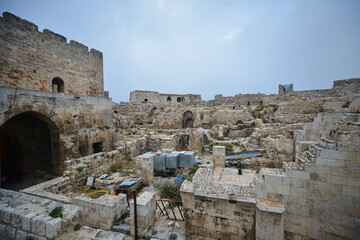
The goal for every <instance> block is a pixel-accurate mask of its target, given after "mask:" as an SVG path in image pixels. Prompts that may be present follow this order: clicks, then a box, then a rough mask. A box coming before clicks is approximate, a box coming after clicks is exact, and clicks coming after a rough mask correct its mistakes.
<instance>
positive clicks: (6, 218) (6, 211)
mask: <svg viewBox="0 0 360 240" xmlns="http://www.w3.org/2000/svg"><path fill="white" fill-rule="evenodd" d="M13 212H14V209H13V208H11V207H5V206H4V207H2V208H0V221H1V222H2V223H7V224H11V215H12V213H13Z"/></svg>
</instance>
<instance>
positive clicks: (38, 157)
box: [0, 112, 63, 188]
mask: <svg viewBox="0 0 360 240" xmlns="http://www.w3.org/2000/svg"><path fill="white" fill-rule="evenodd" d="M0 152H1V155H0V157H1V177H2V187H5V188H7V185H8V186H10V185H11V184H12V183H16V184H20V183H21V182H22V181H23V180H24V179H25V178H26V179H28V177H29V176H34V175H35V174H38V175H42V176H44V175H60V174H61V173H62V170H63V164H62V161H60V159H61V157H60V151H59V132H58V129H57V127H56V125H55V124H54V123H53V122H52V121H51V120H50V119H49V118H47V117H46V116H44V115H42V114H39V113H36V112H25V113H22V114H19V115H16V116H15V117H13V118H11V119H9V120H8V121H6V122H5V123H4V124H3V125H2V126H1V127H0ZM24 177H25V178H24ZM36 183H37V182H35V183H34V184H36ZM27 184H28V183H26V184H25V185H27ZM28 186H29V185H27V187H28ZM8 188H11V187H8Z"/></svg>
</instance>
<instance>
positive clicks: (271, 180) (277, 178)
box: [264, 174, 285, 185]
mask: <svg viewBox="0 0 360 240" xmlns="http://www.w3.org/2000/svg"><path fill="white" fill-rule="evenodd" d="M264 177H265V182H266V183H268V184H274V185H281V184H282V179H283V178H284V177H285V176H283V175H273V174H265V175H264Z"/></svg>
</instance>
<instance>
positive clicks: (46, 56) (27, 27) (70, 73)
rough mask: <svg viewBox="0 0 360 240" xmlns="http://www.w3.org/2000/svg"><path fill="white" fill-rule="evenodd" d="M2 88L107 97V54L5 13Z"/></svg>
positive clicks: (0, 24) (0, 28)
mask: <svg viewBox="0 0 360 240" xmlns="http://www.w3.org/2000/svg"><path fill="white" fill-rule="evenodd" d="M0 45H1V46H2V49H1V53H2V54H0V61H1V62H2V67H1V69H0V77H1V79H2V81H1V83H0V86H4V87H13V88H24V89H30V90H40V91H49V92H50V91H52V92H64V93H70V94H78V95H87V96H97V97H103V96H104V79H103V54H102V53H101V52H100V51H98V50H96V49H93V48H91V49H90V50H89V48H88V47H87V46H85V45H84V44H82V43H79V42H77V41H74V40H70V41H69V42H68V41H67V39H66V37H64V36H62V35H60V34H58V33H55V32H53V31H51V30H48V29H44V30H43V31H42V32H40V31H39V30H38V26H37V25H35V24H34V23H32V22H29V21H27V20H24V19H21V18H20V17H18V16H15V15H14V14H11V13H9V12H4V13H3V16H2V17H0Z"/></svg>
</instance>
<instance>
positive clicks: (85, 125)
mask: <svg viewBox="0 0 360 240" xmlns="http://www.w3.org/2000/svg"><path fill="white" fill-rule="evenodd" d="M0 102H1V104H0V112H1V113H0V125H1V126H2V129H1V131H0V135H1V136H9V137H12V138H14V139H16V140H17V141H20V140H21V139H22V138H21V137H20V136H23V135H24V134H23V133H25V130H29V131H30V129H31V128H34V125H32V127H31V128H27V129H25V130H22V133H19V134H18V135H16V132H15V131H13V130H12V129H19V130H21V128H22V127H24V124H20V123H19V120H21V119H25V118H26V117H27V118H30V119H33V120H34V121H38V122H39V123H41V124H42V125H44V126H45V128H46V129H47V130H46V131H49V135H46V134H45V135H44V134H42V136H43V137H42V138H41V139H44V143H45V144H49V149H51V151H50V152H51V169H52V170H51V172H52V173H53V174H57V175H61V174H62V171H63V170H64V167H63V166H64V164H63V162H64V160H65V159H70V158H73V157H79V156H81V155H83V156H84V155H88V154H92V153H94V151H95V149H94V146H95V147H96V143H98V144H99V145H101V146H100V147H101V148H100V149H99V148H98V149H97V150H98V151H109V150H111V149H112V148H113V147H114V141H113V135H114V129H113V128H112V127H113V121H112V102H111V100H109V99H105V98H100V97H91V96H77V95H72V94H64V93H51V92H45V91H36V90H25V89H16V88H6V87H0ZM12 120H14V121H12ZM15 120H16V121H15ZM28 122H29V121H28ZM14 124H15V125H14ZM16 124H18V125H16ZM19 124H20V125H19ZM7 125H9V126H7ZM105 127H106V128H105ZM99 128H101V129H99ZM107 128H109V129H107ZM8 130H9V131H8ZM32 132H33V133H37V134H38V133H39V132H40V130H39V128H36V129H33V130H32ZM33 133H31V132H29V134H30V135H31V134H33ZM30 135H29V136H30ZM38 135H39V134H38ZM30 142H31V141H30ZM28 143H29V141H27V142H25V143H22V145H23V146H24V147H25V146H26V144H28ZM94 144H95V145H94ZM49 154H50V153H49ZM24 156H25V155H24ZM28 156H30V155H28ZM28 172H29V171H28Z"/></svg>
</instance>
